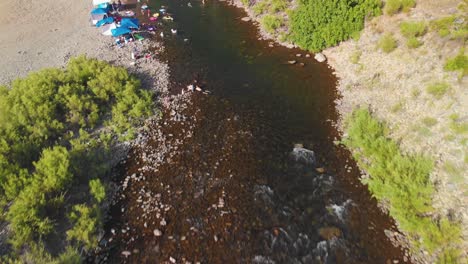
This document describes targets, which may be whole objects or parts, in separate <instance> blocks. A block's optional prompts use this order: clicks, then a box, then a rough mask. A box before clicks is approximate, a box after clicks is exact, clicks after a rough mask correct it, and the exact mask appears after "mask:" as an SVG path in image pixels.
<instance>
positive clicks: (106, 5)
mask: <svg viewBox="0 0 468 264" xmlns="http://www.w3.org/2000/svg"><path fill="white" fill-rule="evenodd" d="M95 7H96V8H105V9H110V8H111V5H110V4H109V3H102V4H99V5H97V6H95Z"/></svg>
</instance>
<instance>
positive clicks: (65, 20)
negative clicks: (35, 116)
mask: <svg viewBox="0 0 468 264" xmlns="http://www.w3.org/2000/svg"><path fill="white" fill-rule="evenodd" d="M91 9H92V1H91V0H89V1H66V0H44V1H33V0H4V1H1V2H0V32H1V34H0V58H1V60H0V85H2V84H3V85H5V84H9V83H10V82H11V81H12V80H13V79H15V78H18V77H24V76H25V75H27V74H28V73H29V72H30V71H37V70H40V69H42V68H45V67H61V66H63V65H65V63H66V62H67V61H68V59H69V58H70V57H73V56H77V55H81V54H86V55H87V56H89V57H93V58H98V59H102V60H106V61H109V62H112V63H114V64H117V65H122V66H125V67H127V68H129V70H130V71H131V72H134V73H142V72H146V73H148V74H145V75H146V76H157V80H154V81H157V86H158V87H159V88H158V90H160V89H163V90H165V89H166V86H167V66H166V65H164V64H162V63H159V62H157V61H155V60H153V61H152V62H151V63H150V64H149V63H137V65H136V66H131V65H130V62H131V60H130V59H131V58H130V49H131V48H133V47H126V48H124V49H117V48H115V47H113V45H112V43H113V40H112V38H111V37H107V36H103V35H101V34H100V30H98V29H96V27H94V26H92V25H91V22H90V20H89V17H90V16H89V12H90V10H91ZM152 44H153V42H152ZM132 45H135V46H137V48H138V49H144V48H145V46H144V45H142V44H139V43H136V44H132ZM140 75H141V74H140Z"/></svg>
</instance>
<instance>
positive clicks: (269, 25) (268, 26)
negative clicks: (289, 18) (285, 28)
mask: <svg viewBox="0 0 468 264" xmlns="http://www.w3.org/2000/svg"><path fill="white" fill-rule="evenodd" d="M282 23H283V22H282V20H281V18H279V17H277V16H274V15H265V16H263V17H262V19H261V21H260V24H261V25H262V27H263V28H264V29H265V30H266V31H267V32H268V33H270V34H273V33H274V32H275V30H276V29H277V28H279V27H281V25H282Z"/></svg>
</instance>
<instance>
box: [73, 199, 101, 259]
mask: <svg viewBox="0 0 468 264" xmlns="http://www.w3.org/2000/svg"><path fill="white" fill-rule="evenodd" d="M69 217H70V220H71V221H72V223H74V225H73V228H72V229H70V230H68V231H67V238H68V239H69V240H75V241H77V242H78V243H79V244H80V245H83V246H84V247H85V248H86V249H88V250H89V249H92V248H95V247H96V246H97V243H98V241H97V232H98V230H99V228H100V227H101V225H102V220H101V216H100V211H99V209H98V208H97V207H88V206H86V205H84V204H78V205H75V206H73V211H72V212H71V213H70V216H69Z"/></svg>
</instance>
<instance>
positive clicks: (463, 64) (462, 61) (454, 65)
mask: <svg viewBox="0 0 468 264" xmlns="http://www.w3.org/2000/svg"><path fill="white" fill-rule="evenodd" d="M464 53H465V52H464V50H463V49H462V50H461V51H460V53H459V54H458V55H457V56H455V57H453V58H449V59H447V62H445V65H444V69H445V70H446V71H460V72H461V75H462V76H465V75H468V56H466V55H465V54H464Z"/></svg>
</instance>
